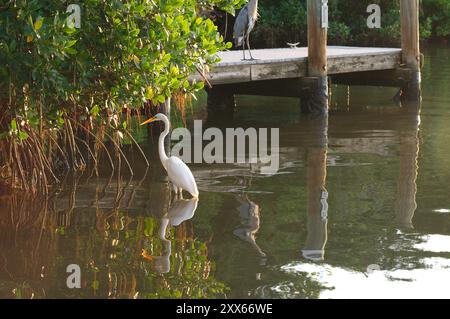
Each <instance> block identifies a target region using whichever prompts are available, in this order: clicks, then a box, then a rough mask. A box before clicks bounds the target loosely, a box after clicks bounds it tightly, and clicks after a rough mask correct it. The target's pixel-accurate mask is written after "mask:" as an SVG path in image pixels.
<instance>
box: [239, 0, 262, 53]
mask: <svg viewBox="0 0 450 319" xmlns="http://www.w3.org/2000/svg"><path fill="white" fill-rule="evenodd" d="M257 19H258V0H250V1H249V2H248V3H247V4H246V5H245V6H244V7H243V8H242V9H241V11H240V12H239V14H238V16H237V18H236V21H235V22H234V28H233V39H234V43H235V45H236V46H240V45H242V53H243V55H244V58H243V60H246V59H245V44H246V43H247V48H248V52H249V53H250V60H255V59H254V58H253V56H252V51H251V50H250V41H249V37H250V32H252V30H253V28H254V27H255V23H256V20H257Z"/></svg>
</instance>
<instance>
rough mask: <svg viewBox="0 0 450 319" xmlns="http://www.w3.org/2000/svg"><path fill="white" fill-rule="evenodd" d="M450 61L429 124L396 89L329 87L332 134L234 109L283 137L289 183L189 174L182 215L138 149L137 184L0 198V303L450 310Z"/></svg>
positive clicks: (102, 182) (241, 106) (279, 110)
mask: <svg viewBox="0 0 450 319" xmlns="http://www.w3.org/2000/svg"><path fill="white" fill-rule="evenodd" d="M449 55H450V48H447V49H429V50H427V51H426V57H427V61H426V62H427V63H426V67H425V70H424V71H425V72H424V75H423V80H424V83H423V88H424V92H423V103H422V108H421V110H420V112H419V110H417V109H416V108H415V107H414V106H412V105H409V106H404V107H399V106H397V105H395V104H394V103H393V102H392V100H391V97H392V96H394V94H395V93H396V92H395V90H393V89H386V88H383V89H379V88H358V87H352V88H351V89H350V90H348V89H347V87H339V88H333V96H332V103H331V104H332V111H331V113H330V116H329V120H328V124H327V123H323V122H318V121H311V120H307V119H302V118H301V116H300V113H299V110H298V101H297V100H295V99H280V98H263V97H238V99H237V104H238V110H237V112H236V114H235V119H234V121H233V122H228V123H227V122H224V123H223V126H224V127H226V126H228V127H239V126H242V127H257V128H258V127H279V128H280V170H279V172H278V173H277V174H275V175H271V176H264V175H261V174H260V173H259V171H260V167H258V166H257V165H256V166H255V165H253V166H250V165H192V166H191V167H192V169H193V171H194V175H195V176H196V179H197V181H198V184H199V188H200V200H199V201H198V202H197V201H177V202H172V203H171V202H170V200H171V199H170V195H169V191H168V187H167V183H166V181H165V175H164V174H163V172H162V169H161V167H160V166H159V164H158V165H156V164H155V165H153V166H152V167H151V168H150V169H149V170H148V171H147V172H146V171H145V168H144V165H143V164H142V161H141V159H140V157H139V154H138V152H136V151H134V152H131V151H130V152H129V156H130V158H131V160H132V162H133V163H134V164H133V166H134V167H135V177H134V178H133V179H131V180H129V179H128V178H127V177H126V176H125V177H123V178H122V179H118V178H117V177H116V176H114V177H112V178H110V177H109V176H108V174H105V173H102V174H101V176H100V177H99V178H96V177H95V176H91V177H89V176H87V175H89V174H85V175H84V176H81V177H79V178H76V179H68V180H67V181H66V182H65V183H64V186H63V188H62V189H61V191H60V192H58V194H56V195H54V196H52V198H48V199H45V200H44V199H32V198H30V197H29V196H28V195H27V194H18V195H15V196H7V195H4V196H2V197H1V202H0V203H1V204H0V205H1V206H0V297H2V298H6V297H7V298H14V297H17V298H31V297H33V298H79V297H85V298H105V297H109V298H161V297H163V298H164V297H174V298H178V297H188V298H196V297H201V298H215V297H228V298H345V297H357V298H361V297H362V298H364V297H382V298H385V297H398V298H403V297H425V298H427V297H446V298H449V297H450V290H449V289H448V287H449V286H450V187H449V181H450V157H449V151H450V125H449V123H450V91H449V89H448V83H450V63H449V62H448V56H449ZM188 113H189V112H188ZM204 113H205V112H204V110H202V109H201V108H200V109H199V110H198V111H195V112H194V116H195V118H199V117H200V118H201V117H202V116H203V114H204ZM191 119H192V117H190V119H189V118H188V126H190V125H191ZM231 123H232V124H231ZM144 146H146V150H147V151H148V152H149V151H150V149H151V147H150V146H149V145H148V144H146V143H144ZM105 166H106V164H105ZM124 170H126V169H125V168H124ZM125 175H126V174H125ZM326 198H327V199H326ZM69 264H78V265H79V266H80V268H81V274H82V276H81V286H82V287H81V289H68V288H67V286H66V279H67V277H68V275H69V274H68V273H67V272H66V267H67V266H68V265H69Z"/></svg>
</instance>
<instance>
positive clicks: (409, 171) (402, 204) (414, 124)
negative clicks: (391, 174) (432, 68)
mask: <svg viewBox="0 0 450 319" xmlns="http://www.w3.org/2000/svg"><path fill="white" fill-rule="evenodd" d="M402 114H403V118H402V120H403V121H402V122H403V123H402V130H401V131H400V132H399V145H400V146H399V156H400V159H399V160H400V168H399V175H398V187H397V196H396V201H395V216H396V219H395V220H396V223H397V225H398V226H399V227H400V228H405V229H413V228H414V225H413V221H412V220H413V217H414V213H415V211H416V209H417V202H416V194H417V183H416V180H417V175H418V170H419V166H418V157H419V142H420V141H419V133H420V103H417V104H414V103H409V104H408V105H405V106H404V107H403V108H402Z"/></svg>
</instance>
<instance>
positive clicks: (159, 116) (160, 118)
mask: <svg viewBox="0 0 450 319" xmlns="http://www.w3.org/2000/svg"><path fill="white" fill-rule="evenodd" d="M164 119H167V117H166V116H165V115H164V114H162V113H158V114H156V115H155V116H153V117H151V118H149V119H148V120H147V121H145V122H142V123H141V125H145V124H149V123H152V122H156V121H164Z"/></svg>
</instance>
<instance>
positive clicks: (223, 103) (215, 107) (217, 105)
mask: <svg viewBox="0 0 450 319" xmlns="http://www.w3.org/2000/svg"><path fill="white" fill-rule="evenodd" d="M205 90H206V92H207V93H208V100H207V106H208V119H210V118H221V117H222V116H225V117H230V116H231V117H232V116H233V113H234V110H235V107H236V101H235V99H234V92H233V90H232V87H231V86H229V85H223V86H221V85H215V86H214V87H212V88H205Z"/></svg>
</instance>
